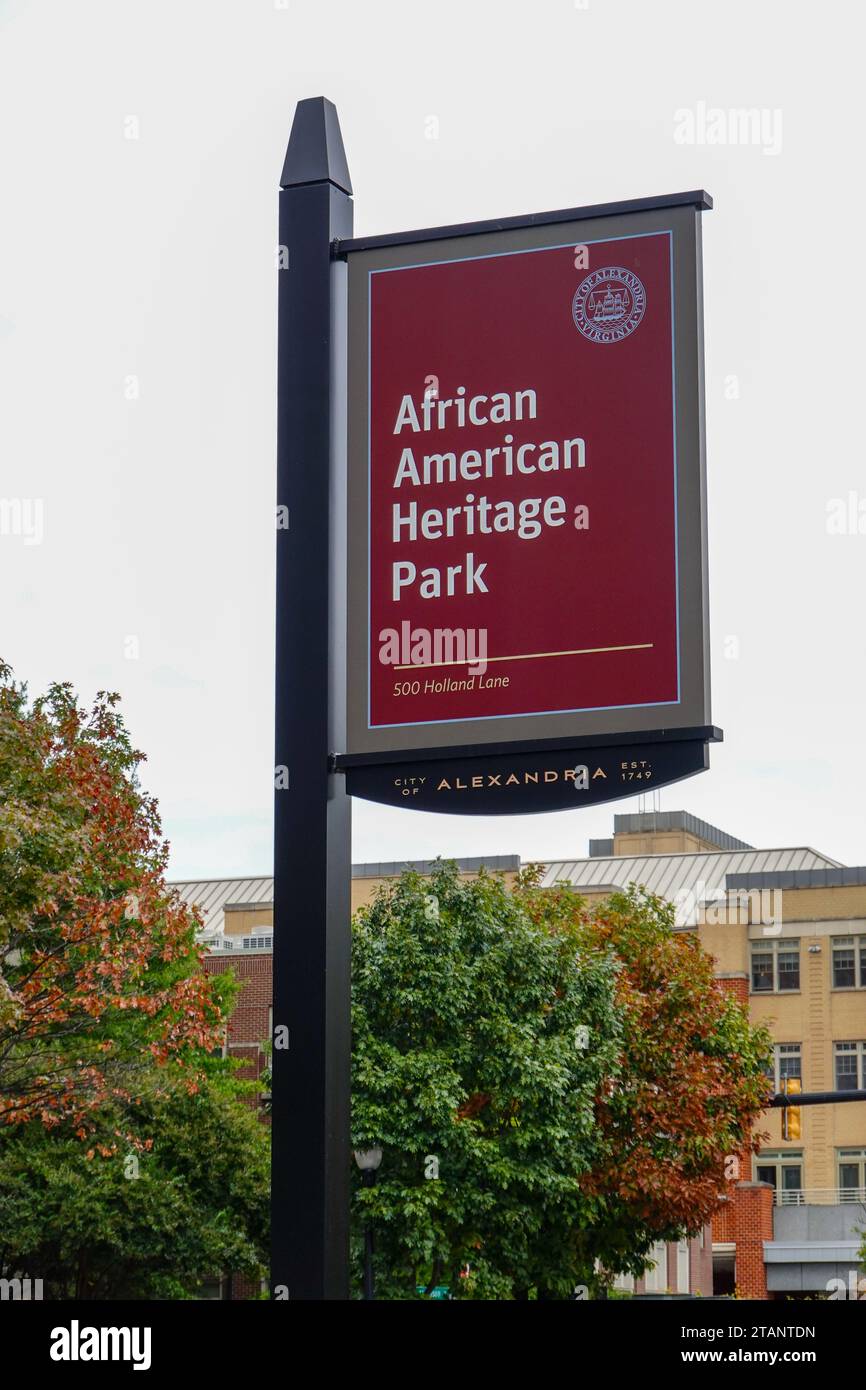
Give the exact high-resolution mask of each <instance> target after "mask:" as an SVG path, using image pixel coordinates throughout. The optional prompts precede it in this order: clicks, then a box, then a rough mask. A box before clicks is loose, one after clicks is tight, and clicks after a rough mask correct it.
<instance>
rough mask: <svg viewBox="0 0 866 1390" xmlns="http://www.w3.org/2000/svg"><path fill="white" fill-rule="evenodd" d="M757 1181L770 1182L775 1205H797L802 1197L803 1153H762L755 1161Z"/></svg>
mask: <svg viewBox="0 0 866 1390" xmlns="http://www.w3.org/2000/svg"><path fill="white" fill-rule="evenodd" d="M755 1178H756V1180H757V1181H758V1182H768V1183H771V1184H772V1186H773V1188H774V1189H775V1194H776V1195H775V1197H774V1199H773V1200H774V1201H775V1203H776V1205H777V1206H799V1205H800V1203H801V1202H802V1201H803V1200H804V1198H803V1155H802V1154H801V1153H785V1152H776V1153H769V1152H767V1153H762V1154H760V1155H759V1156H758V1159H757V1161H756V1163H755Z"/></svg>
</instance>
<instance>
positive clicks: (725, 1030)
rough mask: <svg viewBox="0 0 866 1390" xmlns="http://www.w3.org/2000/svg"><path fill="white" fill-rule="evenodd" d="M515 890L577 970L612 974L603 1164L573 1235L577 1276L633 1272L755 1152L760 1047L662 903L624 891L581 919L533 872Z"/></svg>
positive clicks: (762, 1037) (572, 902)
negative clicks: (605, 963) (583, 1224)
mask: <svg viewBox="0 0 866 1390" xmlns="http://www.w3.org/2000/svg"><path fill="white" fill-rule="evenodd" d="M516 892H517V895H518V897H519V898H520V900H521V902H522V903H523V906H524V907H525V908H526V910H527V912H528V913H529V915H530V916H531V917H532V918H533V919H534V920H536V921H538V922H543V923H544V924H545V925H546V926H547V928H548V930H549V931H552V932H554V933H556V934H557V935H565V936H566V937H567V938H569V939H571V940H572V941H573V942H574V946H575V950H576V951H577V952H578V953H579V954H580V955H582V956H583V957H584V958H591V957H593V956H604V957H608V958H609V957H611V956H612V957H613V958H614V959H615V960H616V961H617V962H618V965H619V970H618V974H617V1004H618V1007H619V1010H620V1017H621V1020H622V1026H623V1051H622V1057H621V1062H620V1067H619V1069H618V1073H617V1075H616V1077H615V1078H614V1077H611V1078H608V1080H607V1081H606V1082H605V1083H604V1084H603V1085H602V1086H601V1087H600V1089H599V1092H598V1094H597V1096H596V1102H595V1113H596V1120H597V1123H598V1126H599V1130H600V1133H601V1135H602V1137H603V1145H602V1147H603V1157H602V1158H601V1160H599V1159H596V1161H595V1162H594V1164H593V1167H592V1170H591V1172H589V1173H587V1174H586V1175H584V1176H583V1177H582V1178H581V1180H580V1185H581V1190H582V1191H583V1193H584V1194H585V1196H586V1198H587V1200H588V1201H590V1202H592V1204H593V1206H594V1216H593V1221H592V1223H591V1225H590V1227H589V1228H587V1229H586V1230H583V1231H581V1230H575V1231H574V1233H573V1234H574V1239H575V1241H576V1242H577V1243H578V1245H579V1246H580V1247H581V1248H583V1249H584V1251H585V1256H586V1262H587V1265H588V1266H590V1265H591V1264H592V1263H593V1262H594V1261H596V1260H598V1261H599V1262H600V1264H601V1265H602V1266H603V1267H604V1268H605V1269H606V1270H607V1271H608V1272H609V1273H614V1272H625V1273H632V1274H640V1273H642V1272H643V1269H644V1267H645V1263H646V1261H645V1258H644V1256H645V1254H646V1252H647V1250H648V1249H649V1246H650V1244H651V1243H652V1242H654V1241H662V1240H665V1241H666V1240H675V1239H678V1238H679V1237H681V1236H683V1235H685V1234H688V1235H693V1234H696V1233H697V1232H698V1231H699V1230H700V1229H701V1227H702V1226H703V1225H704V1224H705V1223H706V1222H707V1221H709V1219H710V1218H711V1216H712V1214H713V1212H714V1211H715V1210H716V1209H717V1208H718V1204H719V1196H720V1194H721V1193H722V1192H723V1191H724V1189H725V1187H726V1168H727V1167H728V1165H729V1163H730V1160H731V1159H732V1158H737V1157H739V1156H741V1155H742V1154H744V1153H748V1152H749V1151H750V1150H751V1151H756V1150H757V1148H758V1136H757V1135H756V1134H755V1132H754V1125H755V1123H756V1121H757V1120H758V1118H759V1115H760V1112H761V1110H762V1109H763V1108H764V1106H765V1105H766V1100H767V1094H768V1090H769V1089H770V1086H769V1083H768V1081H767V1071H766V1068H767V1065H768V1060H769V1056H770V1051H771V1040H770V1036H769V1034H768V1033H767V1031H766V1029H764V1028H762V1027H753V1026H752V1025H751V1024H750V1023H749V1020H748V1016H747V1013H746V1011H745V1010H744V1009H743V1008H742V1006H741V1005H740V1004H739V1003H737V1001H736V1000H735V999H733V998H732V996H731V995H730V994H729V993H727V992H725V991H724V990H722V988H721V987H720V986H719V984H718V982H717V981H716V980H715V978H714V965H713V960H712V957H711V956H710V955H709V954H708V953H707V952H706V951H705V950H704V949H703V947H702V946H701V945H700V943H699V941H698V938H697V936H696V935H695V934H694V933H692V932H688V931H675V930H674V909H673V907H672V905H671V904H670V903H667V902H665V901H664V900H663V899H661V898H658V897H656V896H655V895H653V894H650V893H647V892H645V891H643V890H641V889H639V888H637V887H636V886H632V887H631V888H630V889H629V891H628V892H626V893H614V894H612V895H611V896H610V897H609V898H606V899H604V900H603V901H602V902H601V903H600V904H598V905H597V906H595V907H593V908H591V909H590V908H589V907H588V906H587V904H586V903H585V902H584V901H583V900H582V899H581V898H580V897H579V896H578V895H577V894H575V893H574V892H572V891H571V890H569V889H568V888H565V887H564V888H560V889H557V890H553V891H547V890H542V889H540V888H539V887H538V884H537V876H536V875H534V874H533V873H532V872H530V873H528V874H526V875H524V877H523V881H522V882H521V884H520V885H519V886H518V888H517V890H516Z"/></svg>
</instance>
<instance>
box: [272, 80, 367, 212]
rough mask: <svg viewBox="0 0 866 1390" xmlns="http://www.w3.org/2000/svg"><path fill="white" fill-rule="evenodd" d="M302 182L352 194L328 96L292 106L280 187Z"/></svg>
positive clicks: (338, 122) (334, 116)
mask: <svg viewBox="0 0 866 1390" xmlns="http://www.w3.org/2000/svg"><path fill="white" fill-rule="evenodd" d="M302 183H333V184H334V185H335V186H336V187H337V188H340V189H342V191H343V192H344V193H348V194H350V195H351V192H352V180H351V179H350V177H349V165H348V163H347V162H346V151H345V149H344V148H343V136H342V133H341V131H340V119H339V117H338V115H337V108H336V106H335V105H334V103H333V102H332V101H328V99H327V97H307V98H306V99H305V100H304V101H299V102H298V104H297V106H296V107H295V118H294V120H293V121H292V129H291V133H290V135H289V147H288V149H287V150H286V159H285V163H284V164H283V173H282V177H281V179H280V187H281V188H296V187H297V186H298V185H299V184H302Z"/></svg>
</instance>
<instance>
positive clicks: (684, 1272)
mask: <svg viewBox="0 0 866 1390" xmlns="http://www.w3.org/2000/svg"><path fill="white" fill-rule="evenodd" d="M688 1292H689V1243H688V1241H687V1240H679V1241H677V1293H688Z"/></svg>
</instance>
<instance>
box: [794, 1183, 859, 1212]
mask: <svg viewBox="0 0 866 1390" xmlns="http://www.w3.org/2000/svg"><path fill="white" fill-rule="evenodd" d="M852 1202H864V1203H866V1187H801V1188H792V1189H791V1190H785V1189H783V1188H779V1187H777V1188H776V1191H775V1192H774V1193H773V1205H774V1206H777V1207H805V1206H819V1207H835V1206H841V1205H843V1204H846V1205H847V1204H850V1203H852Z"/></svg>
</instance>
